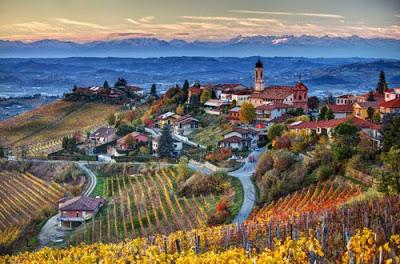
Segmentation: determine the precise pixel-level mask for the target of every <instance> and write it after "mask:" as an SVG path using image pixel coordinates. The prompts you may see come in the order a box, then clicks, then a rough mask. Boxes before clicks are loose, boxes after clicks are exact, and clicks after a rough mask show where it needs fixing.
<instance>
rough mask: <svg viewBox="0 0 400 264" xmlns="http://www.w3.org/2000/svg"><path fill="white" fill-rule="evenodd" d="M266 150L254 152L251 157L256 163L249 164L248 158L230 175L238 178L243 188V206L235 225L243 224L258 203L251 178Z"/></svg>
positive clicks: (234, 221) (234, 220)
mask: <svg viewBox="0 0 400 264" xmlns="http://www.w3.org/2000/svg"><path fill="white" fill-rule="evenodd" d="M264 150H265V148H262V149H260V150H259V151H253V152H252V153H250V155H249V157H250V156H253V157H254V162H249V158H247V159H246V163H245V164H244V165H243V167H241V168H240V169H238V170H235V171H232V172H230V173H229V175H231V176H233V177H235V178H238V179H239V180H240V182H241V184H242V186H243V204H242V207H241V208H240V211H239V213H238V214H237V215H236V217H235V219H233V223H239V224H241V223H243V222H244V221H245V220H246V219H247V218H248V217H249V215H250V213H251V211H252V210H253V207H254V203H255V201H256V189H255V187H254V184H253V182H252V180H251V177H252V175H253V173H254V171H255V170H256V164H257V161H258V158H259V157H260V155H261V154H262V153H263V152H264Z"/></svg>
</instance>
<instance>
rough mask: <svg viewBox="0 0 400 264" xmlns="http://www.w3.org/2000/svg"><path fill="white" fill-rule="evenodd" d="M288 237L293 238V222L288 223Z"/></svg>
mask: <svg viewBox="0 0 400 264" xmlns="http://www.w3.org/2000/svg"><path fill="white" fill-rule="evenodd" d="M290 239H292V240H293V224H290Z"/></svg>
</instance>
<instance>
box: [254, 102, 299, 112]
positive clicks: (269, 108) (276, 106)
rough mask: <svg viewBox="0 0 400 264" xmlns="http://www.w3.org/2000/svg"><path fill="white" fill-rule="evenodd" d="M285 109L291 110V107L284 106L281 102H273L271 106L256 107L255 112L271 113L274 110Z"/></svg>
mask: <svg viewBox="0 0 400 264" xmlns="http://www.w3.org/2000/svg"><path fill="white" fill-rule="evenodd" d="M286 108H292V106H291V105H288V104H284V103H282V102H273V103H271V104H263V105H260V106H257V107H256V110H257V111H272V110H274V109H286Z"/></svg>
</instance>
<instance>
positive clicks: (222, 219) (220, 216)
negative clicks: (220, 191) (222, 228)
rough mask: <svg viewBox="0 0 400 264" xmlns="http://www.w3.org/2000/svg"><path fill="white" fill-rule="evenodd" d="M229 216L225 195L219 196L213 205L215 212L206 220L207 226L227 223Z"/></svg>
mask: <svg viewBox="0 0 400 264" xmlns="http://www.w3.org/2000/svg"><path fill="white" fill-rule="evenodd" d="M230 218H231V211H230V208H229V201H228V199H227V198H226V197H223V198H221V200H220V201H219V202H218V204H217V206H216V207H215V212H214V213H213V214H211V215H210V217H209V218H208V220H207V223H208V225H209V226H216V225H222V224H225V223H227V222H228V221H229V220H230Z"/></svg>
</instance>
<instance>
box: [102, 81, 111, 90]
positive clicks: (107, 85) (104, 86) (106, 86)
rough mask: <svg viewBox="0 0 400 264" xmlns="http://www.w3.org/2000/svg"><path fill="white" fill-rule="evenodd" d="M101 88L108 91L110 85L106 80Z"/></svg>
mask: <svg viewBox="0 0 400 264" xmlns="http://www.w3.org/2000/svg"><path fill="white" fill-rule="evenodd" d="M103 88H106V89H110V85H109V84H108V81H107V80H105V81H104V83H103Z"/></svg>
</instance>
